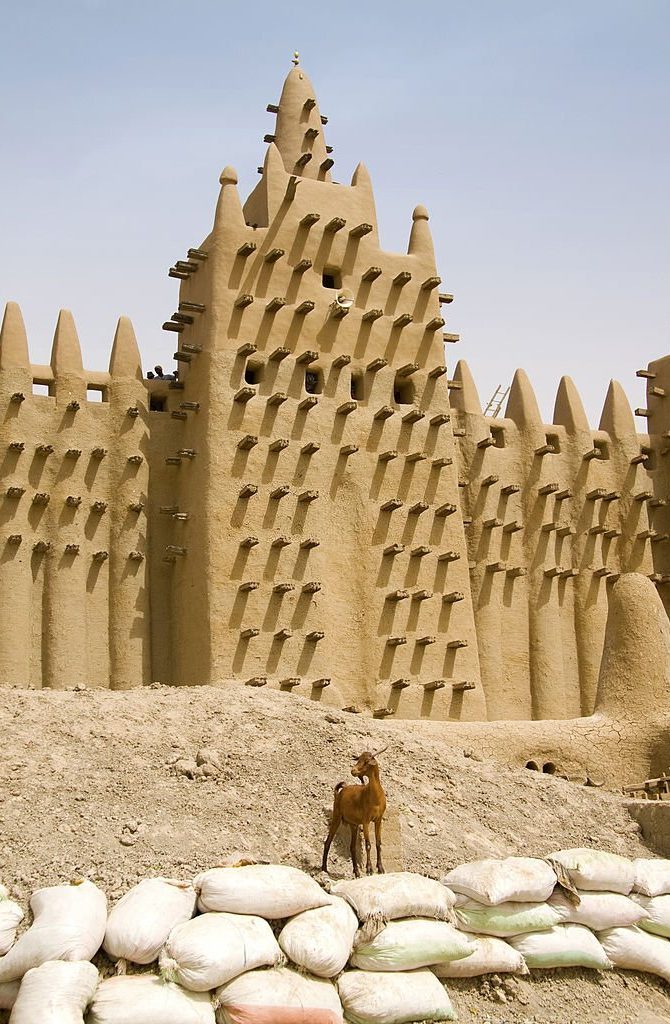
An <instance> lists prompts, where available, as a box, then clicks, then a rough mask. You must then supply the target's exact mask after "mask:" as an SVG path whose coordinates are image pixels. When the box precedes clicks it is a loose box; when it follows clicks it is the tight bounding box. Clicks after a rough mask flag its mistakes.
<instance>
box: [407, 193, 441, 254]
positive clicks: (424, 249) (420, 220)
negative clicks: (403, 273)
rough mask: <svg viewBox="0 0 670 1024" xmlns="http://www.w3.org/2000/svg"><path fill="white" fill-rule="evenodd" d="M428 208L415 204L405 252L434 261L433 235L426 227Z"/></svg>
mask: <svg viewBox="0 0 670 1024" xmlns="http://www.w3.org/2000/svg"><path fill="white" fill-rule="evenodd" d="M428 220H429V217H428V210H427V209H426V207H425V206H420V205H419V206H416V207H415V208H414V213H413V214H412V230H411V232H410V235H409V245H408V246H407V252H408V254H409V255H410V256H422V257H424V258H425V259H428V260H430V262H431V263H435V250H434V248H433V236H432V234H431V230H430V228H429V227H428Z"/></svg>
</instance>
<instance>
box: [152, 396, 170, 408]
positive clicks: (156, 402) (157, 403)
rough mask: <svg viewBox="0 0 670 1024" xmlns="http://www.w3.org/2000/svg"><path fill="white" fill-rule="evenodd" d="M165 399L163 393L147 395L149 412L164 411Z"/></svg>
mask: <svg viewBox="0 0 670 1024" xmlns="http://www.w3.org/2000/svg"><path fill="white" fill-rule="evenodd" d="M166 410H167V399H166V397H165V395H156V394H153V395H149V412H166Z"/></svg>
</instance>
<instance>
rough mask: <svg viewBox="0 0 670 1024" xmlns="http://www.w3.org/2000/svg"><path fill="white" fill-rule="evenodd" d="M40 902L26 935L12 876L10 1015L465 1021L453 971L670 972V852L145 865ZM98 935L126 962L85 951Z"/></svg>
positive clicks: (80, 1019) (3, 974)
mask: <svg viewBox="0 0 670 1024" xmlns="http://www.w3.org/2000/svg"><path fill="white" fill-rule="evenodd" d="M30 906H31V910H32V913H33V923H32V925H31V926H30V928H29V929H28V930H27V931H25V932H24V933H23V934H22V935H20V937H19V938H18V939H16V938H15V933H16V929H17V927H18V925H19V923H20V921H21V918H22V916H23V915H22V910H21V908H20V907H17V905H16V904H13V903H12V902H11V901H10V900H9V898H8V893H7V891H6V890H5V889H2V887H0V943H2V946H0V948H1V949H2V950H4V952H3V953H1V954H0V1009H3V1008H5V1009H7V1008H11V1016H10V1024H34V1022H35V1021H37V1020H39V1021H40V1024H250V1022H253V1024H277V1021H279V1020H281V1021H282V1024H344V1022H345V1021H347V1022H350V1024H406V1022H408V1021H417V1020H421V1021H445V1020H455V1019H456V1013H455V1011H454V1008H453V1006H452V1004H451V1001H450V998H449V994H448V991H447V988H446V986H445V983H444V979H449V978H467V977H476V976H478V975H485V974H501V973H517V974H527V973H528V972H529V970H535V969H541V968H551V967H571V966H577V967H587V968H593V969H596V970H604V969H610V968H612V967H618V968H627V969H631V970H638V971H647V972H650V973H653V974H658V975H660V976H661V977H663V978H665V979H666V981H668V982H670V941H669V940H670V861H664V860H635V861H630V860H627V859H625V858H623V857H619V856H616V855H614V854H610V853H606V852H603V851H599V850H588V849H578V850H561V851H558V852H556V853H554V854H551V855H550V856H549V857H547V858H545V859H544V860H539V859H535V858H530V857H509V858H506V859H502V860H494V859H487V860H480V861H474V862H472V863H470V864H463V865H461V866H460V867H457V868H454V869H453V870H452V871H450V872H449V873H448V874H447V875H445V877H444V878H443V879H442V880H441V881H435V880H434V879H431V878H425V877H424V876H422V875H415V874H411V873H409V872H397V873H394V874H389V875H373V876H371V877H367V878H359V879H353V880H350V881H343V882H338V883H335V884H333V885H332V888H331V891H330V892H326V891H325V890H324V889H323V888H322V887H321V886H320V885H319V884H318V883H317V882H316V881H315V880H314V879H313V878H311V877H310V876H309V875H307V874H306V873H305V872H302V871H299V870H297V869H296V868H292V867H288V866H285V865H278V864H251V865H249V864H247V865H242V866H235V867H224V868H212V869H211V870H209V871H205V872H203V873H202V874H200V875H198V876H197V877H196V878H195V879H193V880H192V881H182V880H175V879H168V878H150V879H145V880H144V881H142V882H140V883H139V884H138V885H136V886H134V887H133V888H132V889H131V890H130V891H129V892H128V893H126V895H125V896H123V897H122V899H120V900H119V901H118V903H117V904H116V905H115V906H114V907H112V909H111V911H110V912H109V914H108V913H107V901H106V899H105V896H104V894H103V893H102V892H101V891H100V889H98V888H97V886H95V885H94V884H93V883H92V882H89V881H82V882H80V883H78V884H77V883H71V884H69V885H59V886H53V887H51V888H48V889H41V890H39V891H38V892H36V893H35V894H34V895H33V897H32V898H31V901H30ZM100 948H102V949H104V951H105V953H106V954H107V956H108V957H109V958H110V959H112V960H113V961H115V962H116V965H117V976H116V977H111V978H107V979H105V980H100V977H99V974H98V970H97V968H96V967H95V966H94V965H93V964H92V963H91V962H90V961H91V959H92V957H93V956H94V955H95V954H96V953H97V952H98V950H99V949H100ZM151 964H154V965H155V967H154V969H153V970H150V971H149V972H147V971H146V967H147V966H148V965H151ZM133 965H137V967H133ZM142 968H143V969H142Z"/></svg>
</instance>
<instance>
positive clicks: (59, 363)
mask: <svg viewBox="0 0 670 1024" xmlns="http://www.w3.org/2000/svg"><path fill="white" fill-rule="evenodd" d="M51 368H52V370H53V372H54V375H55V376H56V377H58V376H59V375H60V374H63V373H81V372H82V371H83V368H84V367H83V363H82V361H81V348H80V346H79V337H78V336H77V328H76V327H75V325H74V319H73V317H72V313H71V312H70V310H69V309H61V311H60V313H59V314H58V322H57V324H56V332H55V334H54V340H53V345H52V346H51Z"/></svg>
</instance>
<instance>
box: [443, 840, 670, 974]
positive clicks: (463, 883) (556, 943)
mask: <svg viewBox="0 0 670 1024" xmlns="http://www.w3.org/2000/svg"><path fill="white" fill-rule="evenodd" d="M443 881H444V883H445V885H448V886H449V887H450V888H452V889H453V890H454V892H456V894H457V898H456V917H457V923H458V927H459V928H461V929H462V930H464V931H466V932H468V933H470V934H471V935H472V936H473V937H474V938H475V940H476V942H477V943H478V945H479V944H482V943H483V944H484V946H485V947H486V948H487V949H488V951H489V956H490V957H491V963H493V962H494V961H495V956H494V952H493V948H492V947H491V945H490V944H491V942H492V941H493V940H494V939H496V940H498V941H497V944H496V947H495V955H497V956H499V957H500V960H499V961H498V962H497V965H496V966H495V968H493V969H494V970H495V971H496V973H502V972H504V971H505V970H521V971H522V972H523V970H528V969H538V968H550V967H587V968H592V969H595V970H606V969H609V968H611V967H620V968H628V969H631V970H638V971H645V972H647V973H651V974H658V975H659V976H660V977H662V978H664V979H665V980H666V981H669V982H670V943H669V942H668V938H670V862H668V861H662V860H636V861H630V860H627V859H626V858H625V857H620V856H618V855H617V854H613V853H607V852H604V851H601V850H590V849H574V850H559V851H557V852H556V853H553V854H551V855H550V856H548V857H547V858H546V859H545V860H536V859H534V858H526V857H509V858H507V859H504V860H493V859H490V860H482V861H475V862H473V863H471V864H464V865H462V866H460V867H458V868H454V870H453V871H450V872H449V873H448V874H447V875H446V876H445V878H444V879H443ZM559 883H560V884H559ZM505 947H507V949H508V950H509V949H510V948H511V950H513V951H514V952H515V953H516V954H517V955H518V956H519V957H520V961H521V962H520V963H518V964H517V966H513V965H510V966H508V967H506V966H505V957H506V953H505ZM482 954H483V948H482V949H480V959H481V958H482ZM476 961H477V958H476V957H473V958H468V960H466V961H463V963H462V965H460V964H459V963H455V964H452V965H448V966H447V967H444V968H439V969H438V971H437V973H438V974H439V976H440V977H443V978H448V977H466V976H472V974H473V973H479V971H472V970H471V968H472V967H474V966H475V963H476Z"/></svg>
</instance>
